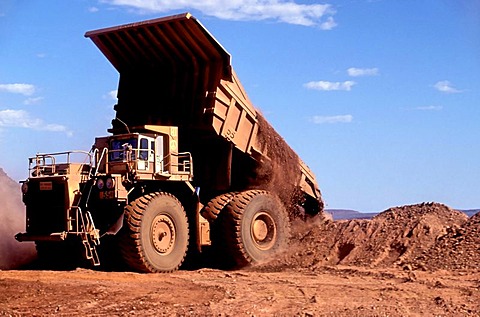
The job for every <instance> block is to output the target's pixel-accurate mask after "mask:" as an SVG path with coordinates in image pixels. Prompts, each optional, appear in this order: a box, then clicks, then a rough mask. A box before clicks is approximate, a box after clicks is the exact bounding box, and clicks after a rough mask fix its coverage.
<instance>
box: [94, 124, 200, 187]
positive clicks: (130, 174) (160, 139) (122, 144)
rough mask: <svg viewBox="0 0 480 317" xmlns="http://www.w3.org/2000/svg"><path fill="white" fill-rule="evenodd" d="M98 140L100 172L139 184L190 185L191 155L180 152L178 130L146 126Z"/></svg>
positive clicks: (96, 142)
mask: <svg viewBox="0 0 480 317" xmlns="http://www.w3.org/2000/svg"><path fill="white" fill-rule="evenodd" d="M130 130H132V131H134V132H131V133H127V134H114V135H111V136H106V137H100V138H96V139H95V147H96V148H97V149H99V151H98V157H97V162H98V171H97V173H104V174H121V175H124V176H125V177H126V179H127V180H128V181H130V182H133V181H140V180H171V181H191V180H192V179H193V162H192V155H191V154H190V153H189V152H183V153H179V152H178V127H174V126H156V125H146V126H142V127H135V128H132V129H129V131H128V132H130Z"/></svg>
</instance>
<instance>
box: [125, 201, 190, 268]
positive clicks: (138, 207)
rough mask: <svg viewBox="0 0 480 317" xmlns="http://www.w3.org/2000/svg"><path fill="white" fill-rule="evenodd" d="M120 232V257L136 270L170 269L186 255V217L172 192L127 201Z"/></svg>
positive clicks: (180, 263) (176, 266) (179, 263)
mask: <svg viewBox="0 0 480 317" xmlns="http://www.w3.org/2000/svg"><path fill="white" fill-rule="evenodd" d="M120 234H121V236H120V250H121V253H122V255H123V258H124V259H125V261H126V263H127V265H129V266H130V267H131V268H133V269H135V270H137V271H140V272H147V273H159V272H172V271H174V270H177V269H178V268H179V267H180V266H181V265H182V263H183V261H184V259H185V255H186V253H187V248H188V237H189V232H188V221H187V217H186V215H185V210H184V209H183V206H182V204H181V203H180V201H178V199H177V198H175V197H174V196H173V195H171V194H168V193H163V192H159V193H154V194H148V195H145V196H142V197H140V198H138V199H136V200H135V201H133V202H132V203H130V204H129V205H128V206H127V207H126V208H125V223H124V227H123V228H122V232H121V233H120Z"/></svg>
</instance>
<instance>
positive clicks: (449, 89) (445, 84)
mask: <svg viewBox="0 0 480 317" xmlns="http://www.w3.org/2000/svg"><path fill="white" fill-rule="evenodd" d="M433 87H434V88H435V89H436V90H438V91H441V92H444V93H446V94H455V93H460V92H462V91H461V90H458V89H456V88H455V87H453V86H452V83H450V82H449V81H448V80H442V81H439V82H437V83H436V84H435V85H433Z"/></svg>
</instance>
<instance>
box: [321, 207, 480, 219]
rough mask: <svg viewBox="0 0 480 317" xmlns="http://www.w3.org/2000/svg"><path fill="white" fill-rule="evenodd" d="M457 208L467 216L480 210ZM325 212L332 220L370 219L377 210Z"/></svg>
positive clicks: (336, 210)
mask: <svg viewBox="0 0 480 317" xmlns="http://www.w3.org/2000/svg"><path fill="white" fill-rule="evenodd" d="M457 210H458V211H460V212H463V213H465V214H466V215H467V216H469V217H471V216H473V215H475V214H476V213H478V212H480V209H467V210H460V209H457ZM325 212H327V213H329V214H331V215H332V217H333V220H350V219H371V218H373V217H375V216H376V215H378V214H379V213H378V212H360V211H357V210H351V209H325Z"/></svg>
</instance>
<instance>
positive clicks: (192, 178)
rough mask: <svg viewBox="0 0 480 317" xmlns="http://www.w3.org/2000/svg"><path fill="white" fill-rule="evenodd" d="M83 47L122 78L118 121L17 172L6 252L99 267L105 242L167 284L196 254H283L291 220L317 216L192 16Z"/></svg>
mask: <svg viewBox="0 0 480 317" xmlns="http://www.w3.org/2000/svg"><path fill="white" fill-rule="evenodd" d="M85 36H86V37H87V38H90V39H91V40H92V41H93V42H94V43H95V44H96V46H97V47H98V48H99V49H100V51H101V52H102V53H103V54H104V55H105V57H106V58H107V59H108V60H109V61H110V62H111V63H112V65H113V66H114V67H115V68H116V69H117V71H118V72H119V74H120V80H119V87H118V96H117V97H118V103H117V104H116V105H115V106H114V110H115V111H116V117H115V118H114V119H113V120H112V127H111V128H110V129H108V132H109V133H110V134H109V135H107V136H103V137H97V138H96V139H95V143H94V146H93V147H92V150H91V151H89V152H85V151H67V152H59V153H45V154H37V155H36V156H35V157H32V158H30V159H29V164H30V166H29V177H28V179H27V180H25V181H23V182H22V192H23V201H24V203H25V205H26V212H27V217H26V232H25V233H19V234H17V235H16V239H17V240H18V241H35V243H36V246H37V251H38V254H39V257H40V258H42V259H46V260H47V261H48V260H51V261H54V259H55V258H57V259H58V254H60V253H59V252H62V251H58V249H57V247H58V246H61V247H63V248H64V250H65V249H72V248H71V247H70V246H71V245H76V246H82V245H83V250H84V251H83V252H81V253H83V254H84V258H86V259H88V260H89V261H90V263H91V264H93V265H100V258H101V256H100V255H99V252H97V251H98V249H99V245H100V243H101V241H102V240H103V239H105V238H104V237H106V236H113V237H114V238H115V239H114V240H115V242H116V246H118V249H119V252H120V254H121V256H122V257H121V258H122V261H123V262H124V263H125V264H126V265H127V266H128V268H129V269H132V270H135V271H139V272H171V271H173V270H176V269H178V268H179V267H180V266H181V265H182V263H183V262H184V260H185V257H186V256H187V251H189V253H192V254H193V253H195V254H199V253H201V252H203V251H204V250H205V249H210V250H215V251H214V252H216V253H217V254H220V255H221V257H222V258H224V259H226V260H227V261H226V262H227V263H230V265H233V266H236V267H242V266H245V265H249V264H252V263H257V262H261V261H264V260H266V259H268V258H270V257H272V256H274V255H275V254H277V253H278V252H279V250H281V249H282V248H284V247H285V245H286V244H287V243H288V239H289V231H290V222H291V220H292V219H293V218H295V217H303V218H307V217H310V216H315V215H318V214H321V213H322V211H323V201H322V197H321V193H320V190H319V188H318V185H317V182H316V180H315V176H314V175H313V173H312V172H311V171H310V169H309V168H308V167H307V166H306V165H305V164H304V163H303V162H302V161H301V160H300V158H299V157H298V156H297V155H296V153H295V152H294V151H293V150H292V149H291V148H290V147H289V146H288V145H287V144H286V142H285V141H284V140H283V138H281V137H280V136H279V135H278V133H276V132H275V130H274V129H273V128H272V127H271V126H270V124H269V123H268V122H267V121H266V120H265V119H264V118H263V116H262V115H261V114H260V113H259V112H258V111H257V110H256V108H255V107H254V106H253V104H252V103H251V101H250V99H249V98H248V96H247V94H246V92H245V90H244V88H243V86H242V85H241V83H240V81H239V80H238V78H237V75H236V73H235V72H234V71H233V68H232V66H231V63H230V59H231V58H230V55H229V53H228V52H227V51H226V50H225V49H224V48H223V47H222V46H221V45H220V43H218V41H217V40H216V39H215V38H214V37H213V36H212V35H211V34H210V33H209V32H208V31H207V30H206V29H205V27H204V26H203V25H202V24H201V23H200V22H199V21H198V20H197V19H195V18H194V17H193V16H192V15H190V14H189V13H185V14H180V15H175V16H169V17H164V18H159V19H154V20H148V21H142V22H137V23H132V24H127V25H121V26H116V27H111V28H106V29H100V30H95V31H90V32H87V33H86V34H85ZM78 156H81V158H80V159H79V160H78V159H74V157H75V158H77V157H78ZM73 249H74V250H76V249H75V248H73ZM100 253H101V252H100ZM62 255H63V254H62Z"/></svg>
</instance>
